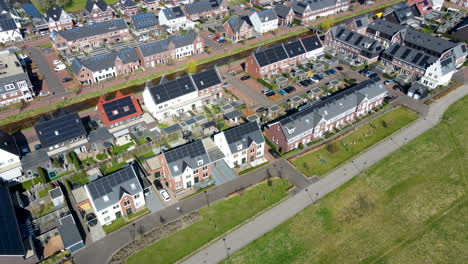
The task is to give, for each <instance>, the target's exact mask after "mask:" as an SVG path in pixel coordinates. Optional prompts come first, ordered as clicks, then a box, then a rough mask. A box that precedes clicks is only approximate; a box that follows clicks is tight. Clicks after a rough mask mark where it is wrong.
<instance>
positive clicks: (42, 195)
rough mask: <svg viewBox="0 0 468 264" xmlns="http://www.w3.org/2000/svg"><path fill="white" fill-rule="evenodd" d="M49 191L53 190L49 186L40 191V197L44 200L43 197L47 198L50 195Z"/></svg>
mask: <svg viewBox="0 0 468 264" xmlns="http://www.w3.org/2000/svg"><path fill="white" fill-rule="evenodd" d="M49 190H52V187H50V186H49V187H47V188H45V189H44V190H41V191H39V192H38V195H39V197H40V198H42V197H46V196H47V195H49Z"/></svg>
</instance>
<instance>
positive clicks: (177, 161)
mask: <svg viewBox="0 0 468 264" xmlns="http://www.w3.org/2000/svg"><path fill="white" fill-rule="evenodd" d="M163 155H164V158H165V159H166V162H167V166H168V167H169V171H170V172H171V176H172V177H176V176H178V175H180V174H182V173H183V172H184V170H185V169H187V168H189V169H192V170H193V169H196V168H199V167H202V166H205V165H207V164H209V163H210V162H211V160H210V157H209V156H208V153H207V152H206V149H205V146H204V145H203V142H202V141H201V140H197V141H194V142H191V143H188V144H185V145H182V146H179V147H176V148H173V149H170V150H167V151H165V152H163ZM199 162H200V163H199ZM199 164H200V165H199Z"/></svg>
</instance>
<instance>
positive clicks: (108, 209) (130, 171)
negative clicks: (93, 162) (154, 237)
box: [84, 162, 146, 226]
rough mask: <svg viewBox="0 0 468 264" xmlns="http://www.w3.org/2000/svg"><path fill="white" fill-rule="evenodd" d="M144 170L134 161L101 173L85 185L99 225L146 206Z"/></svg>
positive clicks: (109, 222) (126, 215)
mask: <svg viewBox="0 0 468 264" xmlns="http://www.w3.org/2000/svg"><path fill="white" fill-rule="evenodd" d="M143 176H144V173H143V172H142V170H141V169H140V167H139V166H138V164H137V163H136V162H133V163H130V164H129V165H127V167H124V168H122V169H120V170H118V171H116V172H113V173H111V174H108V175H106V176H101V177H99V178H98V179H96V180H94V181H92V182H90V183H88V184H86V185H85V186H84V188H85V191H86V194H87V196H88V199H89V202H90V204H91V206H92V207H93V209H94V211H95V214H96V218H97V220H98V221H99V223H100V224H101V225H102V226H105V225H109V224H111V223H112V221H114V220H116V219H118V218H121V217H128V216H130V215H131V214H133V213H135V212H137V211H139V210H142V209H144V208H145V204H146V201H145V196H144V194H143V192H144V188H143V185H142V183H141V181H142V177H143Z"/></svg>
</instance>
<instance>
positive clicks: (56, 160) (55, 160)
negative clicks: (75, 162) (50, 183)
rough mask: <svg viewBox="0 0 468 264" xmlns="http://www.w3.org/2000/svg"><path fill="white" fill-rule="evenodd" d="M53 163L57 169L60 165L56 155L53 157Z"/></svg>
mask: <svg viewBox="0 0 468 264" xmlns="http://www.w3.org/2000/svg"><path fill="white" fill-rule="evenodd" d="M53 163H54V167H55V168H57V169H58V168H60V167H61V166H60V160H59V158H58V157H55V158H54V160H53Z"/></svg>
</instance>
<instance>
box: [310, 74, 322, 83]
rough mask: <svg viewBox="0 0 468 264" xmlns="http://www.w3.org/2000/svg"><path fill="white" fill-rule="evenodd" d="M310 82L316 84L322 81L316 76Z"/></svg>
mask: <svg viewBox="0 0 468 264" xmlns="http://www.w3.org/2000/svg"><path fill="white" fill-rule="evenodd" d="M310 80H311V81H312V82H314V83H318V82H319V81H320V80H319V79H317V78H316V77H315V76H312V77H310Z"/></svg>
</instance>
